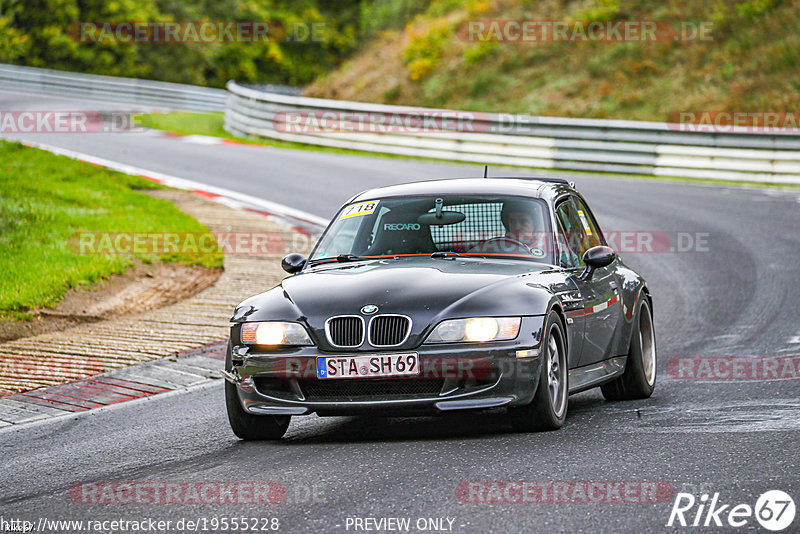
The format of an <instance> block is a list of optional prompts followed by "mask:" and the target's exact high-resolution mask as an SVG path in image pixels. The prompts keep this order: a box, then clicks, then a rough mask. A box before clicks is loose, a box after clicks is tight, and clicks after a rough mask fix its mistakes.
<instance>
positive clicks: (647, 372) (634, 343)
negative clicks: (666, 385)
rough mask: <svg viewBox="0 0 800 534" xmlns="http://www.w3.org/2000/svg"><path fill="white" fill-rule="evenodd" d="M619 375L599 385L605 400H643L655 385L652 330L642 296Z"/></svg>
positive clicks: (651, 313)
mask: <svg viewBox="0 0 800 534" xmlns="http://www.w3.org/2000/svg"><path fill="white" fill-rule="evenodd" d="M634 324H635V328H634V331H633V335H632V336H631V346H630V349H628V359H627V362H626V363H625V371H624V372H623V373H622V376H620V377H619V378H617V379H615V380H612V381H611V382H609V383H607V384H603V385H602V386H600V390H601V391H602V392H603V397H605V398H606V400H634V399H646V398H648V397H650V395H652V394H653V390H654V389H655V387H656V368H657V365H656V364H657V359H656V333H655V328H654V326H653V312H652V311H650V302H649V301H648V299H647V297H646V296H644V294H643V295H642V297H641V299H640V300H639V306H638V308H637V310H636V322H635V323H634Z"/></svg>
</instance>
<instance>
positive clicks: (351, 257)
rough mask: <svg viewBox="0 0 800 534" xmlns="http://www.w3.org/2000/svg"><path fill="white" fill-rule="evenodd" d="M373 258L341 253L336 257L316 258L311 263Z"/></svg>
mask: <svg viewBox="0 0 800 534" xmlns="http://www.w3.org/2000/svg"><path fill="white" fill-rule="evenodd" d="M369 259H371V258H367V257H364V256H356V255H355V254H339V255H338V256H336V257H334V258H314V259H313V260H311V261H310V262H309V265H318V264H320V263H332V262H334V261H338V262H346V261H358V260H369Z"/></svg>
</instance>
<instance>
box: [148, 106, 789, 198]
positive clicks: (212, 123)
mask: <svg viewBox="0 0 800 534" xmlns="http://www.w3.org/2000/svg"><path fill="white" fill-rule="evenodd" d="M224 120H225V118H224V114H223V112H221V111H215V112H208V113H193V112H183V111H176V112H172V113H149V114H141V115H137V116H136V121H137V123H138V124H140V125H142V126H145V127H147V128H154V129H156V130H164V131H167V132H171V133H175V134H179V135H208V136H211V137H220V138H222V139H229V140H232V141H238V142H242V143H249V144H254V145H264V146H271V147H276V148H290V149H294V150H314V151H317V152H330V153H335V154H348V155H351V156H371V157H382V158H392V159H405V160H417V161H430V162H434V163H461V164H467V165H479V164H477V163H465V162H463V161H456V160H444V159H435V158H423V157H415V156H402V155H397V154H382V153H380V152H367V151H363V150H348V149H343V148H334V147H325V146H318V145H309V144H305V143H290V142H287V141H279V140H274V139H261V138H252V137H237V136H234V135H231V134H229V133H228V132H226V131H225V129H224V128H223V123H224ZM490 167H491V169H516V170H519V169H526V170H541V171H546V172H548V173H552V174H558V175H559V176H564V177H575V178H579V177H581V176H587V175H589V176H607V177H609V178H638V179H642V178H643V179H647V180H660V181H667V182H681V183H687V184H699V185H716V186H736V187H751V188H762V189H763V188H765V187H770V188H774V189H800V185H795V184H782V183H767V182H746V181H739V180H718V179H702V178H686V177H681V176H655V175H652V174H615V173H598V172H590V171H568V170H561V169H558V170H554V169H547V168H540V167H519V166H514V165H491V166H490ZM491 169H490V170H491Z"/></svg>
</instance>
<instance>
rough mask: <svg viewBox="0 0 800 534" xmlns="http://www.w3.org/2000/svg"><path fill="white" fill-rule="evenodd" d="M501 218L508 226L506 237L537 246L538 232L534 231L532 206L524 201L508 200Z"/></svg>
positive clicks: (527, 245) (528, 245) (504, 224)
mask: <svg viewBox="0 0 800 534" xmlns="http://www.w3.org/2000/svg"><path fill="white" fill-rule="evenodd" d="M500 220H502V221H503V226H505V227H506V234H505V237H506V238H508V239H513V240H514V241H519V242H520V243H522V244H523V245H525V246H526V247H529V248H532V247H535V246H536V241H537V239H536V234H535V232H534V230H535V228H534V223H533V215H532V214H531V213H530V207H529V206H527V205H526V204H525V203H523V202H515V201H507V202H505V203H504V204H503V210H502V211H501V212H500Z"/></svg>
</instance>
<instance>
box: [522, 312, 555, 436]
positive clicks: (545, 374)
mask: <svg viewBox="0 0 800 534" xmlns="http://www.w3.org/2000/svg"><path fill="white" fill-rule="evenodd" d="M566 349H567V344H566V331H565V330H564V326H563V324H562V323H561V318H560V317H559V316H558V314H557V313H556V312H550V315H548V316H547V321H545V327H544V335H543V336H542V350H541V353H540V355H539V357H540V358H541V359H542V361H541V363H540V365H539V385H538V386H537V388H536V394H535V395H534V397H533V401H532V402H531V403H530V404H528V405H526V406H516V407H513V408H509V410H508V413H509V415H510V417H511V425H512V426H513V427H514V430H516V431H518V432H532V431H541V430H557V429H559V428H561V427H562V425H563V424H564V420H565V419H566V418H567V396H568V395H569V372H568V370H567V350H566Z"/></svg>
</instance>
